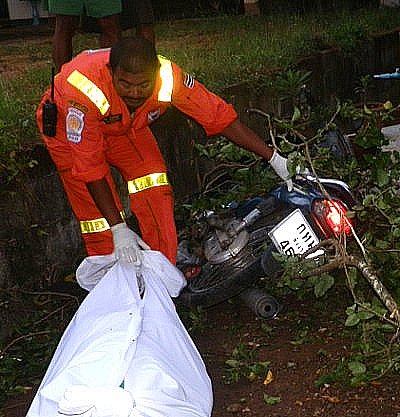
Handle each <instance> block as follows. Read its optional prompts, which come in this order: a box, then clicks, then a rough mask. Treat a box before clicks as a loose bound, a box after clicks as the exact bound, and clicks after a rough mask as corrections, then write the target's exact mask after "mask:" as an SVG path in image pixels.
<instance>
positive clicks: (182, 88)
mask: <svg viewBox="0 0 400 417" xmlns="http://www.w3.org/2000/svg"><path fill="white" fill-rule="evenodd" d="M159 59H160V63H161V70H160V74H159V76H158V78H157V81H156V84H155V88H154V91H153V94H152V96H151V97H149V98H148V99H147V101H146V102H145V103H144V104H143V105H142V106H141V107H140V108H139V109H137V110H136V111H135V112H134V114H129V111H128V108H127V107H126V105H125V103H124V102H123V101H122V99H121V98H120V97H119V96H118V94H117V93H116V91H115V89H114V87H113V84H112V78H111V73H110V71H109V69H108V67H107V63H108V60H109V50H95V51H85V52H83V53H81V54H80V55H78V56H77V57H76V58H74V59H73V60H72V61H70V62H69V63H67V64H65V65H64V66H63V67H62V70H61V72H60V73H59V74H57V75H56V77H55V80H54V86H55V88H54V101H55V103H56V104H57V108H58V118H57V132H56V136H55V137H48V136H46V135H44V134H42V136H43V140H44V142H45V143H46V145H47V148H48V150H49V153H50V155H51V157H52V159H53V161H54V163H55V165H56V167H57V170H58V172H59V175H60V178H61V180H62V182H63V186H64V189H65V192H66V194H67V196H68V199H69V201H70V204H71V206H72V210H73V212H74V214H75V216H76V218H77V219H78V221H79V222H80V226H81V231H82V236H83V239H84V242H85V246H86V249H87V253H88V255H105V254H109V253H111V252H112V251H113V241H112V235H111V231H110V228H109V226H108V223H107V221H106V220H105V219H104V218H103V217H102V214H101V212H100V211H99V210H98V208H97V206H96V205H95V203H94V201H93V200H92V197H91V196H90V194H89V192H88V190H87V188H86V183H88V182H93V181H96V180H100V179H102V178H104V177H105V178H106V179H107V181H108V183H109V184H110V187H111V189H112V192H113V195H114V199H115V202H116V205H117V207H118V208H119V209H120V210H121V211H122V205H121V202H120V199H119V197H118V195H117V192H116V190H115V186H114V183H113V180H112V177H111V172H110V166H114V167H115V168H117V169H118V170H119V172H120V173H121V175H122V177H123V178H124V180H125V181H126V182H127V183H128V190H129V197H130V198H129V201H130V208H131V211H132V212H133V213H134V214H135V216H136V218H137V219H138V223H139V227H140V231H141V235H142V238H143V240H144V241H145V242H146V243H147V244H148V245H149V246H150V247H151V248H152V249H153V250H159V251H161V252H163V253H164V254H165V255H166V256H167V258H168V259H170V260H171V261H172V262H173V263H175V258H176V250H177V236H176V229H175V221H174V202H173V193H172V189H171V186H170V185H169V183H168V180H167V177H166V164H165V161H164V158H163V156H162V155H161V152H160V150H159V147H158V145H157V142H156V140H155V138H154V136H153V134H152V132H151V130H150V128H149V125H150V124H151V123H152V122H153V121H155V120H156V119H157V118H158V117H160V116H161V115H162V114H163V113H164V112H165V111H166V109H167V107H168V106H169V105H173V106H174V107H176V108H177V109H179V110H180V111H182V112H183V113H185V114H187V115H188V116H190V117H192V118H193V119H194V120H196V121H197V122H198V123H199V124H200V125H201V126H203V128H204V129H205V131H206V133H207V135H215V134H219V133H220V132H221V131H222V130H224V129H225V127H227V126H228V125H229V124H231V123H232V122H233V121H234V120H235V119H236V118H237V114H236V112H235V110H234V109H233V107H232V106H231V105H230V104H227V103H226V102H225V101H223V100H222V99H221V98H220V97H218V96H216V95H215V94H213V93H211V92H210V91H208V90H207V89H206V88H205V87H204V86H203V85H201V84H200V83H198V82H197V81H195V80H194V79H193V78H192V77H191V76H190V75H189V74H186V73H184V72H183V71H182V70H181V69H180V68H179V67H178V66H177V65H175V64H174V63H172V62H171V61H168V60H166V59H165V58H161V57H160V58H159ZM168 77H169V78H168ZM171 80H172V81H171ZM49 96H50V90H48V91H46V92H45V94H44V95H43V97H42V101H41V104H40V106H39V108H38V110H37V121H38V125H39V128H40V131H41V132H42V106H43V103H44V102H45V101H46V100H47V99H49Z"/></svg>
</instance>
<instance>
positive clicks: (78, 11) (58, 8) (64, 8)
mask: <svg viewBox="0 0 400 417" xmlns="http://www.w3.org/2000/svg"><path fill="white" fill-rule="evenodd" d="M45 3H46V2H45ZM47 3H48V4H47V5H48V8H47V10H48V11H49V13H52V14H62V15H67V16H80V15H82V14H83V12H84V11H85V14H86V15H87V16H90V17H94V18H99V17H105V16H111V15H114V14H119V13H121V11H122V1H121V0H47Z"/></svg>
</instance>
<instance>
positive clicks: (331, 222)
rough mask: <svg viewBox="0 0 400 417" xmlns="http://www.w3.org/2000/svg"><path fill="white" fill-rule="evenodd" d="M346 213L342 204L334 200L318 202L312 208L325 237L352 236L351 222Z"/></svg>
mask: <svg viewBox="0 0 400 417" xmlns="http://www.w3.org/2000/svg"><path fill="white" fill-rule="evenodd" d="M346 211H347V210H346V208H345V207H344V206H343V204H342V203H340V202H339V201H334V200H316V201H314V203H313V207H312V213H313V215H314V219H315V220H316V222H317V223H318V225H319V226H320V227H321V229H322V231H323V232H324V233H325V235H332V233H333V234H335V235H337V234H340V233H345V234H346V235H350V234H351V227H350V226H351V221H350V219H349V218H347V217H346Z"/></svg>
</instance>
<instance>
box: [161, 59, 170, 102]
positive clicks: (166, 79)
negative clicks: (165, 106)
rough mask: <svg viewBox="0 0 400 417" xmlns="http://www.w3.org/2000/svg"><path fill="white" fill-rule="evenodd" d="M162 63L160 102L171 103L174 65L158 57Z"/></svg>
mask: <svg viewBox="0 0 400 417" xmlns="http://www.w3.org/2000/svg"><path fill="white" fill-rule="evenodd" d="M158 60H159V61H160V64H161V68H160V78H161V87H160V91H159V92H158V101H166V102H170V101H171V99H172V89H173V87H174V75H173V72H172V64H171V61H169V60H168V59H166V58H163V57H162V56H160V55H159V56H158Z"/></svg>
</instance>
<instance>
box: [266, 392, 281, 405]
mask: <svg viewBox="0 0 400 417" xmlns="http://www.w3.org/2000/svg"><path fill="white" fill-rule="evenodd" d="M264 402H265V404H268V405H275V404H279V403H280V402H281V397H273V396H271V395H268V394H264Z"/></svg>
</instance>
